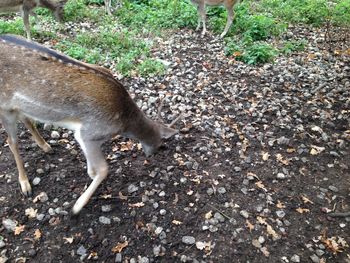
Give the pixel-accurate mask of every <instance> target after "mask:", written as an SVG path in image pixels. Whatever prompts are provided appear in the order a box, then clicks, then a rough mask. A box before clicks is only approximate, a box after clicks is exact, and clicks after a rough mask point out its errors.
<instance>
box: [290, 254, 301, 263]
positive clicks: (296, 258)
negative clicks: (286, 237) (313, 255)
mask: <svg viewBox="0 0 350 263" xmlns="http://www.w3.org/2000/svg"><path fill="white" fill-rule="evenodd" d="M290 261H292V262H294V263H299V262H300V257H299V256H298V255H297V254H294V255H293V256H292V257H291V258H290Z"/></svg>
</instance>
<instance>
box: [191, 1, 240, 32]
mask: <svg viewBox="0 0 350 263" xmlns="http://www.w3.org/2000/svg"><path fill="white" fill-rule="evenodd" d="M191 2H192V3H193V4H194V5H195V6H196V7H197V11H198V26H197V29H196V30H198V29H199V28H200V26H201V22H202V23H203V30H202V36H204V35H205V33H206V31H207V28H206V25H205V23H206V12H205V6H206V5H210V6H217V5H223V6H224V7H225V8H226V10H227V22H226V26H225V29H224V31H223V32H222V34H221V35H220V37H221V38H223V37H224V36H225V35H226V34H227V31H228V30H229V29H230V26H231V24H232V21H233V19H234V13H233V6H234V5H235V3H236V2H237V0H191Z"/></svg>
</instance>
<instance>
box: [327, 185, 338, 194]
mask: <svg viewBox="0 0 350 263" xmlns="http://www.w3.org/2000/svg"><path fill="white" fill-rule="evenodd" d="M328 189H329V190H331V191H332V192H334V193H338V192H339V189H338V188H337V187H335V186H333V185H330V186H328Z"/></svg>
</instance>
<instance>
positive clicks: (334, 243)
mask: <svg viewBox="0 0 350 263" xmlns="http://www.w3.org/2000/svg"><path fill="white" fill-rule="evenodd" d="M321 241H322V242H323V244H324V245H325V246H326V248H327V249H329V250H330V251H331V252H332V253H333V254H337V253H338V252H343V251H344V249H345V248H347V247H349V245H348V243H347V242H346V241H345V240H344V238H342V237H330V238H327V237H325V236H323V237H322V238H321Z"/></svg>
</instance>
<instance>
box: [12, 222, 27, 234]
mask: <svg viewBox="0 0 350 263" xmlns="http://www.w3.org/2000/svg"><path fill="white" fill-rule="evenodd" d="M25 227H26V226H25V225H20V226H16V227H15V231H14V232H15V235H16V236H18V235H19V234H21V233H22V232H23V231H24V228H25Z"/></svg>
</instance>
